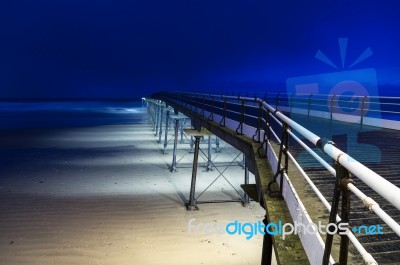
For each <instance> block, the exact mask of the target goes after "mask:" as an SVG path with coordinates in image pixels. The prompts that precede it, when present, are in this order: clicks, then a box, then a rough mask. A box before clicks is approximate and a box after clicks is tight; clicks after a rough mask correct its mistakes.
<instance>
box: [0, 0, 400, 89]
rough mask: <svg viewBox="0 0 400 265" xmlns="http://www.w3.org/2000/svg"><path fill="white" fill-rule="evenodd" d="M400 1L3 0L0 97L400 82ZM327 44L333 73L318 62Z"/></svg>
mask: <svg viewBox="0 0 400 265" xmlns="http://www.w3.org/2000/svg"><path fill="white" fill-rule="evenodd" d="M398 6H399V4H397V1H394V0H393V1H345V0H331V1H328V0H318V1H300V0H292V1H288V0H286V1H285V0H282V1H270V0H266V1H257V0H254V1H253V0H248V1H244V0H242V1H238V0H230V1H222V0H214V1H209V0H202V1H196V0H181V1H165V0H163V1H161V0H157V1H156V0H143V1H135V0H131V1H101V0H98V1H87V0H46V1H43V0H36V1H19V0H15V1H2V3H1V4H0V34H1V39H0V97H141V96H144V95H148V94H150V93H152V92H155V91H158V90H168V89H177V90H192V91H194V90H196V91H199V90H239V89H241V90H248V91H256V90H257V91H265V90H266V89H267V88H269V89H273V90H282V91H284V90H285V82H286V79H287V78H290V77H296V76H302V75H311V74H321V73H329V72H335V71H338V70H339V71H341V70H342V68H341V63H340V53H339V46H338V38H348V49H347V56H346V64H345V67H344V69H347V67H348V66H349V64H350V63H351V62H353V61H354V60H355V59H356V58H357V57H358V56H359V55H360V54H361V53H362V52H363V51H364V50H365V49H366V48H368V47H370V48H371V50H372V52H373V56H371V57H370V58H368V59H367V60H365V61H363V62H361V63H360V64H358V65H357V66H355V67H354V68H352V69H362V68H375V69H376V71H377V79H378V84H379V87H380V89H381V93H386V94H387V93H392V94H400V93H399V92H396V91H389V88H390V89H398V87H399V85H400V50H399V47H400V37H399V36H400V32H399V28H400V16H399V14H400V8H399V7H398ZM318 49H320V50H321V51H323V52H324V53H325V54H326V55H327V57H329V58H330V59H331V60H332V62H334V63H335V64H337V65H339V66H340V67H339V69H334V68H332V67H331V66H328V65H327V64H324V63H323V62H321V61H319V60H317V59H315V58H314V55H315V53H316V51H317V50H318Z"/></svg>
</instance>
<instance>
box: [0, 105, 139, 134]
mask: <svg viewBox="0 0 400 265" xmlns="http://www.w3.org/2000/svg"><path fill="white" fill-rule="evenodd" d="M141 104H142V103H141V102H140V101H133V102H127V101H123V102H110V101H107V102H106V101H104V102H102V101H79V102H74V101H60V102H44V101H30V102H0V130H8V129H28V128H67V127H87V126H98V125H108V124H120V123H137V122H140V121H141V120H142V118H143V114H144V113H145V111H146V109H145V108H143V107H142V105H141Z"/></svg>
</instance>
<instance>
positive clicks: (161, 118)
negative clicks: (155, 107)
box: [158, 106, 164, 143]
mask: <svg viewBox="0 0 400 265" xmlns="http://www.w3.org/2000/svg"><path fill="white" fill-rule="evenodd" d="M163 118H164V107H163V106H160V132H159V133H158V142H159V143H161V137H162V132H163V131H162V124H163Z"/></svg>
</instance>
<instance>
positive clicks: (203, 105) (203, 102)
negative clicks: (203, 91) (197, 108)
mask: <svg viewBox="0 0 400 265" xmlns="http://www.w3.org/2000/svg"><path fill="white" fill-rule="evenodd" d="M205 97H206V96H205V95H203V99H202V108H201V116H202V117H204V108H205V106H206V102H205V101H206V99H205Z"/></svg>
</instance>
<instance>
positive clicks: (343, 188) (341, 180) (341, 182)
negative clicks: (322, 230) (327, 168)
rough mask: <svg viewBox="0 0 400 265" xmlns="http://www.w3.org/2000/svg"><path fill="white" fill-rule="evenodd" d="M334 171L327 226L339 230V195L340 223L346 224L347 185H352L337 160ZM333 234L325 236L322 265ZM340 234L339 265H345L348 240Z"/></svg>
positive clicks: (347, 209) (348, 194) (348, 176)
mask: <svg viewBox="0 0 400 265" xmlns="http://www.w3.org/2000/svg"><path fill="white" fill-rule="evenodd" d="M335 169H336V182H335V188H334V191H333V199H332V207H331V212H330V214H329V224H334V225H335V227H336V228H337V229H339V228H338V224H339V223H336V215H337V213H338V208H339V201H340V195H341V194H342V211H341V213H342V214H341V215H342V216H341V221H340V223H346V224H348V222H349V219H350V191H349V190H348V188H347V185H348V184H349V183H353V181H352V180H351V178H350V173H349V171H348V170H347V169H346V168H345V167H343V166H342V165H341V164H340V163H339V159H338V160H337V161H335ZM337 231H338V232H342V233H343V232H345V231H339V230H337ZM333 232H335V231H329V232H328V233H327V235H326V240H325V249H324V256H323V260H322V265H328V264H329V257H330V255H331V252H332V243H333V236H334V233H333ZM342 233H340V235H341V238H340V251H339V264H340V265H347V258H348V250H349V249H348V248H349V238H348V237H347V235H345V234H342Z"/></svg>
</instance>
